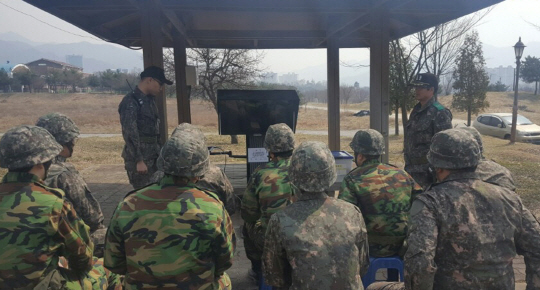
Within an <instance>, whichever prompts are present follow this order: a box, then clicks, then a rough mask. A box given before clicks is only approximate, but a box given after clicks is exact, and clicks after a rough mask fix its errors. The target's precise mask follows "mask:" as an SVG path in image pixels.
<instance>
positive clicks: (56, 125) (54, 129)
mask: <svg viewBox="0 0 540 290" xmlns="http://www.w3.org/2000/svg"><path fill="white" fill-rule="evenodd" d="M36 126H39V127H42V128H45V129H46V130H47V131H49V133H51V135H53V136H54V139H56V142H58V143H60V144H61V145H64V144H67V143H68V142H70V141H72V140H73V139H75V138H77V137H78V136H79V128H78V127H77V125H75V123H74V122H73V121H72V120H71V119H70V118H69V117H68V116H66V115H64V114H60V113H50V114H47V115H45V116H41V117H40V118H39V119H38V120H37V123H36Z"/></svg>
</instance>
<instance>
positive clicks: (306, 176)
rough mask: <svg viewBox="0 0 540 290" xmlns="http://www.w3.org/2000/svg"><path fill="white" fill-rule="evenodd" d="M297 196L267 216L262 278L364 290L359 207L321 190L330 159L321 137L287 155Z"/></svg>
mask: <svg viewBox="0 0 540 290" xmlns="http://www.w3.org/2000/svg"><path fill="white" fill-rule="evenodd" d="M289 170H290V178H291V181H292V183H293V184H294V185H295V186H296V187H298V188H299V189H300V190H301V191H302V192H301V193H299V194H298V200H297V201H296V202H295V203H293V204H291V205H290V206H288V207H286V208H284V209H283V210H281V211H279V212H277V213H275V214H274V215H272V217H271V218H270V221H269V223H268V230H267V232H266V241H265V245H264V254H263V263H264V267H263V271H264V277H265V282H266V284H268V285H272V286H274V287H281V288H284V289H291V290H294V289H323V290H324V289H355V290H356V289H363V287H362V281H361V276H363V275H364V274H365V273H366V271H367V268H368V265H369V255H368V239H367V233H366V227H365V224H364V220H363V218H362V214H361V213H360V210H359V209H358V208H357V207H356V206H354V205H352V204H350V203H348V202H345V201H342V200H338V199H334V198H330V197H328V196H327V195H326V194H325V193H324V191H325V190H328V188H330V185H332V184H333V183H334V181H335V180H336V170H335V161H334V158H333V157H332V153H331V152H330V150H328V147H327V146H326V145H325V144H324V143H321V142H304V143H302V144H300V146H299V147H298V148H297V149H296V150H295V151H294V153H293V156H292V158H291V166H290V169H289Z"/></svg>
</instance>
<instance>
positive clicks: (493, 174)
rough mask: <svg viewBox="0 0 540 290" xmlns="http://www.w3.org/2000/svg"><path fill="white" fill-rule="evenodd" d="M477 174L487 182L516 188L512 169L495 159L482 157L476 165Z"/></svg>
mask: <svg viewBox="0 0 540 290" xmlns="http://www.w3.org/2000/svg"><path fill="white" fill-rule="evenodd" d="M475 172H476V175H477V176H478V178H480V179H482V180H483V181H485V182H488V183H492V184H495V185H498V186H502V187H506V188H508V189H510V190H512V191H515V190H516V186H515V184H514V177H513V176H512V173H511V172H510V170H508V169H507V168H506V167H504V166H502V165H500V164H498V163H497V162H495V161H492V160H488V159H482V160H480V163H478V166H477V167H476V171H475Z"/></svg>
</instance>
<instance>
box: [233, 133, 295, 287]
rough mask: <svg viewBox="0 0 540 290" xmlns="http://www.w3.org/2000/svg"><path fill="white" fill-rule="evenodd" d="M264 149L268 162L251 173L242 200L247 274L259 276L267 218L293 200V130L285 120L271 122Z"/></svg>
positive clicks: (253, 276) (256, 277) (254, 276)
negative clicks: (248, 262)
mask: <svg viewBox="0 0 540 290" xmlns="http://www.w3.org/2000/svg"><path fill="white" fill-rule="evenodd" d="M264 148H266V150H267V151H268V155H269V157H270V162H268V163H266V164H263V165H261V166H259V167H257V169H256V170H255V172H253V174H252V175H251V177H250V179H249V182H248V185H247V188H246V191H245V193H244V196H243V199H242V219H243V220H244V222H245V223H244V227H243V229H242V234H243V236H244V246H245V249H246V256H247V257H248V259H249V260H250V261H251V269H250V270H249V275H250V276H251V277H252V278H254V279H258V277H259V276H260V274H261V256H262V251H263V248H264V240H265V238H264V235H265V233H266V226H267V223H268V220H269V219H270V217H271V216H272V215H273V214H274V213H276V212H278V211H280V210H281V209H283V208H284V207H286V206H287V205H289V204H291V203H292V202H293V198H294V191H293V188H292V186H291V183H290V181H289V173H288V169H289V163H290V157H291V155H292V152H293V149H294V133H293V131H292V130H291V128H289V126H287V125H286V124H284V123H279V124H275V125H271V126H270V127H269V128H268V130H267V131H266V135H265V137H264Z"/></svg>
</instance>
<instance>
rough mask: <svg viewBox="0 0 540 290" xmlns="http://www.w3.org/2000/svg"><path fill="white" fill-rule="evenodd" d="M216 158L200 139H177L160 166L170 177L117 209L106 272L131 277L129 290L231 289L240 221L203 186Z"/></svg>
mask: <svg viewBox="0 0 540 290" xmlns="http://www.w3.org/2000/svg"><path fill="white" fill-rule="evenodd" d="M208 157H209V155H208V148H207V147H206V142H205V140H204V138H201V137H200V136H199V135H198V134H193V133H190V132H184V133H183V134H179V135H177V136H175V137H172V138H170V139H169V140H168V141H167V142H166V143H165V145H164V146H163V148H162V150H161V153H160V156H159V158H158V161H157V163H158V168H159V169H160V170H162V171H163V172H165V176H164V177H163V178H162V179H161V180H160V181H159V183H157V184H151V185H149V186H147V187H144V188H142V189H139V190H136V191H133V192H131V193H129V194H128V195H127V196H126V197H125V198H124V200H123V201H122V202H120V204H119V205H118V207H117V208H116V211H115V212H114V214H113V217H112V219H111V223H110V226H109V231H108V232H107V238H106V240H107V242H106V244H105V267H107V268H108V269H110V270H111V271H112V272H114V273H117V274H125V284H124V285H125V287H126V288H127V289H193V290H195V289H196V290H203V289H231V283H230V279H229V277H228V276H227V274H226V273H225V270H227V269H228V268H229V267H231V265H232V258H233V252H234V247H235V235H234V229H233V225H232V221H231V219H230V217H229V215H228V214H227V211H226V210H225V208H224V206H223V203H222V202H221V201H220V200H219V198H218V197H217V195H216V194H214V193H212V192H210V191H208V190H206V189H203V188H199V187H198V186H197V185H196V183H197V181H198V180H199V179H200V178H201V176H203V175H205V174H206V172H207V171H208V165H209V158H208Z"/></svg>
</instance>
